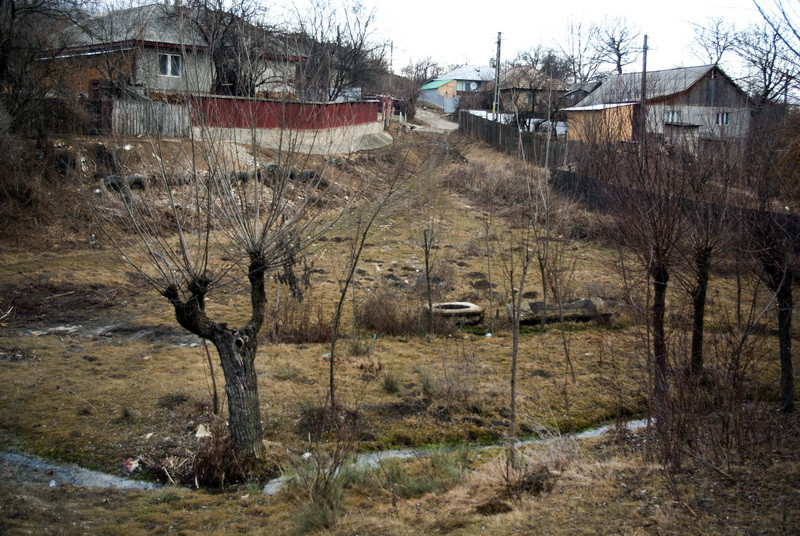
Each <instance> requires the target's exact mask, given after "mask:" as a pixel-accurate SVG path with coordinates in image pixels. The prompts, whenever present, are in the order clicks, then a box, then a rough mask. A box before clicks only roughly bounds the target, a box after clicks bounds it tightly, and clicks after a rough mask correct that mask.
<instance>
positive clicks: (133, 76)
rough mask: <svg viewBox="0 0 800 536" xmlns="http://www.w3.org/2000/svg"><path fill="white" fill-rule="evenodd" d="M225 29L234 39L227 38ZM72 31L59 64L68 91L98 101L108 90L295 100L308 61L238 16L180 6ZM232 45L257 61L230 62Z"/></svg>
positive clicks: (115, 15) (105, 19)
mask: <svg viewBox="0 0 800 536" xmlns="http://www.w3.org/2000/svg"><path fill="white" fill-rule="evenodd" d="M221 31H228V32H229V35H228V36H222V37H220V35H219V33H221ZM215 32H217V33H215ZM65 33H66V35H65V36H64V37H65V41H66V42H67V43H68V46H67V47H65V48H64V49H63V50H62V51H61V53H60V54H59V56H58V61H61V62H62V63H64V64H66V65H69V67H70V68H69V70H70V71H71V75H70V76H69V78H68V80H69V82H68V83H67V87H68V88H69V89H72V90H74V91H76V92H77V93H79V94H83V95H86V96H89V97H94V98H97V97H98V96H99V94H100V93H103V92H106V93H109V92H110V93H113V94H114V95H113V96H115V97H124V96H128V97H134V98H135V97H136V96H142V97H145V96H147V97H151V98H152V97H153V95H154V94H170V93H182V94H189V95H207V94H211V93H214V94H232V95H246V96H257V95H258V96H278V95H279V96H286V95H292V94H294V87H293V81H294V77H295V71H296V65H297V64H298V63H300V62H303V61H304V60H305V59H306V58H304V57H303V56H302V55H300V54H296V53H291V52H289V50H288V46H287V45H286V44H285V43H282V42H281V38H280V36H279V35H277V34H275V33H272V32H269V31H266V30H264V29H262V28H258V27H255V26H253V25H250V24H248V23H246V22H245V21H242V20H240V19H237V18H236V16H235V15H233V14H231V13H227V12H214V11H199V10H196V9H192V8H188V7H185V6H181V5H179V4H176V5H171V4H150V5H144V6H139V7H133V8H128V9H119V10H113V11H109V12H107V13H105V14H103V15H100V16H97V17H93V18H90V19H87V20H85V21H82V22H79V23H76V24H75V25H74V26H73V27H72V28H70V29H68V30H66V32H65ZM243 41H246V42H243ZM228 45H230V46H232V47H237V49H238V50H246V51H247V52H248V53H249V54H250V57H248V58H246V61H242V60H241V59H240V58H233V61H227V60H226V59H225V58H224V56H225V54H226V51H225V47H226V46H228ZM232 56H234V55H233V54H232ZM239 56H241V55H239ZM221 57H223V59H222V60H221V59H220V58H221Z"/></svg>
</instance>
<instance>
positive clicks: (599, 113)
mask: <svg viewBox="0 0 800 536" xmlns="http://www.w3.org/2000/svg"><path fill="white" fill-rule="evenodd" d="M644 86H645V88H644V91H645V94H644V99H643V98H642V73H626V74H621V75H614V76H610V77H609V78H607V79H606V80H604V81H603V82H602V84H601V85H600V86H599V87H598V88H597V89H595V90H594V91H593V92H592V93H590V94H589V95H588V96H586V97H585V98H584V99H583V100H581V101H580V102H579V103H578V104H577V105H575V106H572V107H570V108H567V109H565V112H566V113H567V136H568V138H569V139H571V140H576V141H582V142H598V141H599V142H620V141H622V142H626V141H637V140H638V139H639V137H640V136H641V134H640V133H641V130H642V128H641V126H640V125H642V124H643V125H644V128H645V132H646V133H647V135H649V136H657V137H661V138H663V139H664V141H666V142H668V143H675V144H677V143H680V144H684V145H688V146H689V147H696V146H697V144H698V143H699V142H700V141H702V140H721V139H726V140H739V139H743V138H744V137H745V136H746V135H747V134H748V132H749V129H750V120H751V117H750V116H751V106H750V99H749V98H748V97H747V94H746V93H745V92H744V91H743V90H742V89H741V88H740V87H739V86H738V85H736V83H735V82H734V81H733V80H731V78H730V77H729V76H728V75H726V74H725V73H724V72H723V71H722V69H720V68H719V67H718V66H717V65H702V66H697V67H680V68H676V69H668V70H664V71H652V72H647V73H646V76H645V84H644ZM643 103H644V105H643Z"/></svg>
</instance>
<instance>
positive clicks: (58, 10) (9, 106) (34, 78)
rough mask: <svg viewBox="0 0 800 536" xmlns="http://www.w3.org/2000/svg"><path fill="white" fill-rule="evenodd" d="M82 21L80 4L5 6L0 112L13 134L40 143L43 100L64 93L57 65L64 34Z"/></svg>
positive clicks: (0, 6)
mask: <svg viewBox="0 0 800 536" xmlns="http://www.w3.org/2000/svg"><path fill="white" fill-rule="evenodd" d="M82 16H83V3H82V2H80V1H79V0H2V1H0V107H3V108H5V110H6V111H7V113H8V115H9V117H10V119H11V124H10V125H9V126H10V129H11V130H12V131H15V132H25V133H26V134H28V133H32V131H36V130H38V131H39V132H38V133H37V135H38V136H39V137H41V135H42V129H43V128H44V126H43V121H44V120H46V119H48V118H46V117H44V116H45V115H46V113H47V112H46V111H45V110H46V109H47V107H46V106H44V105H43V100H42V99H43V98H44V97H45V96H46V95H48V94H50V93H52V91H53V90H54V89H56V88H58V87H59V82H60V75H61V71H62V70H63V66H62V64H60V63H59V62H56V61H52V60H53V59H54V58H56V57H58V55H59V53H60V52H61V51H62V50H63V49H64V47H65V46H66V44H67V43H66V42H65V40H64V37H65V35H64V34H63V33H62V32H60V31H59V30H62V29H64V28H66V27H67V26H68V23H69V22H70V21H73V20H77V19H80V18H81V17H82ZM49 119H53V118H49Z"/></svg>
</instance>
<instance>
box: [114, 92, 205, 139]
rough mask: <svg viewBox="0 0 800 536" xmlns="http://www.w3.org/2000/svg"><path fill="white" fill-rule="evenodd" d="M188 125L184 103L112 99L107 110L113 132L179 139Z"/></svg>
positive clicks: (189, 115)
mask: <svg viewBox="0 0 800 536" xmlns="http://www.w3.org/2000/svg"><path fill="white" fill-rule="evenodd" d="M191 125H192V118H191V112H190V110H189V107H188V105H183V104H167V103H165V102H153V101H145V100H142V101H138V100H136V101H134V100H116V101H114V104H113V108H112V111H111V132H112V133H114V134H133V135H136V136H141V135H151V136H162V137H165V138H182V137H185V136H188V135H189V128H190V127H191Z"/></svg>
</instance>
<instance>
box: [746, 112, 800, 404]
mask: <svg viewBox="0 0 800 536" xmlns="http://www.w3.org/2000/svg"><path fill="white" fill-rule="evenodd" d="M784 113H787V112H785V111H784ZM770 115H771V114H765V115H761V116H757V118H756V121H755V127H754V132H753V135H752V136H751V137H752V140H751V143H750V146H749V148H748V151H747V153H746V156H745V158H746V160H745V161H746V163H747V177H748V178H749V184H748V186H749V188H750V191H751V192H752V196H753V199H754V202H755V204H754V209H753V210H749V211H746V212H745V213H744V215H743V218H742V220H743V229H744V233H745V239H744V240H745V244H746V246H745V247H746V248H747V249H746V250H745V251H746V252H747V253H748V254H749V255H748V256H750V257H751V258H752V259H754V260H755V261H757V262H756V263H755V265H754V270H755V272H756V275H757V276H758V277H759V278H760V279H761V280H762V281H763V282H764V284H765V285H766V286H767V288H768V289H769V290H770V291H771V292H772V293H773V300H774V303H775V306H776V315H777V322H778V344H779V350H778V357H779V361H780V367H781V371H780V400H781V409H782V411H784V412H791V411H793V410H794V405H795V401H794V399H795V384H794V367H793V363H792V336H791V325H792V310H793V307H794V298H793V294H792V289H793V286H794V280H795V278H796V277H797V270H798V267H797V252H798V251H800V238H798V237H800V229H798V226H799V225H798V219H797V216H796V215H797V214H798V212H800V211H799V210H798V200H800V190H799V189H798V186H797V184H798V182H797V179H798V177H797V165H796V162H797V155H798V140H800V131H798V129H797V119H796V117H790V118H789V121H788V127H787V128H784V129H780V128H778V129H776V128H775V125H774V123H773V122H772V121H771V120H769V116H770Z"/></svg>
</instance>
